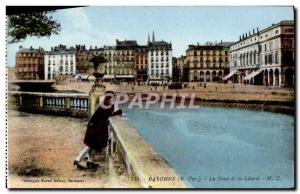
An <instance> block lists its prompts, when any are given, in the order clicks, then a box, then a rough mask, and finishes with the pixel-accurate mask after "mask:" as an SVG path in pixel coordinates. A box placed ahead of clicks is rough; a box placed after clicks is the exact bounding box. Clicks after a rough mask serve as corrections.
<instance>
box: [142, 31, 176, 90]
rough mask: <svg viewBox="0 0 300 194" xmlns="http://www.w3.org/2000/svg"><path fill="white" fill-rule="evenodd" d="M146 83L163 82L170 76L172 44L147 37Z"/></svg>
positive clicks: (153, 37) (169, 78) (168, 79)
mask: <svg viewBox="0 0 300 194" xmlns="http://www.w3.org/2000/svg"><path fill="white" fill-rule="evenodd" d="M147 46H148V83H149V84H152V83H156V84H165V83H167V82H169V81H170V80H171V78H172V44H171V43H168V42H165V41H155V36H154V32H153V35H152V41H150V40H149V38H148V45H147Z"/></svg>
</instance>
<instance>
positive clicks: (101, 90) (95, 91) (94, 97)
mask: <svg viewBox="0 0 300 194" xmlns="http://www.w3.org/2000/svg"><path fill="white" fill-rule="evenodd" d="M105 90H106V87H105V86H104V85H102V84H101V85H100V84H99V85H98V84H97V85H94V86H93V88H92V89H91V91H90V93H89V98H90V100H89V118H91V116H92V115H93V114H94V112H95V111H96V108H97V106H98V104H99V102H100V101H99V100H100V97H101V96H103V95H104V94H105Z"/></svg>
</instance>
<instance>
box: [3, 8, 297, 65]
mask: <svg viewBox="0 0 300 194" xmlns="http://www.w3.org/2000/svg"><path fill="white" fill-rule="evenodd" d="M52 16H53V17H54V18H55V19H56V20H57V21H58V22H59V23H61V27H62V30H61V32H60V34H59V35H51V36H50V37H49V38H48V37H42V38H36V37H28V38H26V40H24V41H22V42H20V43H14V44H8V45H7V64H8V65H9V66H15V54H16V52H17V51H18V49H19V46H20V45H22V46H23V47H30V46H32V47H34V48H38V47H39V46H41V47H43V48H44V49H45V50H50V49H51V47H54V46H57V45H59V44H64V45H67V46H75V45H76V44H85V45H86V46H87V48H89V47H90V45H91V46H93V47H95V46H97V47H103V46H104V45H115V42H116V39H119V40H125V39H126V40H137V42H138V44H141V45H142V44H146V43H147V39H148V34H150V37H151V36H152V31H154V32H155V39H156V40H164V41H167V42H171V43H172V48H173V56H175V57H179V56H181V55H185V51H186V49H187V47H188V45H189V44H197V43H198V42H199V43H200V44H203V43H205V42H207V41H211V42H215V41H218V42H220V41H221V40H222V41H226V42H227V41H237V40H238V39H239V36H240V35H241V34H243V33H248V32H249V31H251V33H252V29H253V28H255V29H256V28H257V27H258V28H259V29H264V28H266V27H268V26H270V25H272V24H273V23H278V22H279V21H281V20H293V19H294V12H293V7H291V6H286V7H280V6H274V7H272V6H242V7H241V6H223V7H209V6H185V7H180V6H159V7H158V6H156V7H155V6H150V7H149V6H148V7H146V6H142V7H130V6H123V7H105V6H93V7H80V8H72V9H64V10H58V11H56V12H54V13H52Z"/></svg>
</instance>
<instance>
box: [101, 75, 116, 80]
mask: <svg viewBox="0 0 300 194" xmlns="http://www.w3.org/2000/svg"><path fill="white" fill-rule="evenodd" d="M114 77H115V76H114V75H104V76H103V79H113V78H114Z"/></svg>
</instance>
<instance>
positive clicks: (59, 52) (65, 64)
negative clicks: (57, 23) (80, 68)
mask: <svg viewBox="0 0 300 194" xmlns="http://www.w3.org/2000/svg"><path fill="white" fill-rule="evenodd" d="M75 55H76V50H75V48H74V47H70V48H67V47H66V46H64V45H59V46H56V47H54V48H53V47H52V48H51V51H48V52H46V53H45V55H44V67H45V68H44V70H45V79H46V80H51V79H56V78H57V77H58V76H60V75H75V74H76V56H75Z"/></svg>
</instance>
